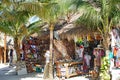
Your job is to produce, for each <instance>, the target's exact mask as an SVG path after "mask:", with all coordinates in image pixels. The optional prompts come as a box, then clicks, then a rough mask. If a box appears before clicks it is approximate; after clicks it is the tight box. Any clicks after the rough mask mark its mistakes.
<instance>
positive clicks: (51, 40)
mask: <svg viewBox="0 0 120 80" xmlns="http://www.w3.org/2000/svg"><path fill="white" fill-rule="evenodd" d="M53 29H54V27H53V24H50V64H49V78H50V79H51V80H52V79H53Z"/></svg>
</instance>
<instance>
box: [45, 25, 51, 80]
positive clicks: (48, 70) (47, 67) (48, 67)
mask: <svg viewBox="0 0 120 80" xmlns="http://www.w3.org/2000/svg"><path fill="white" fill-rule="evenodd" d="M49 49H50V62H49V63H46V65H45V69H44V77H43V78H44V79H47V80H53V24H50V47H49Z"/></svg>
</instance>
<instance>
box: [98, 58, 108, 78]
mask: <svg viewBox="0 0 120 80" xmlns="http://www.w3.org/2000/svg"><path fill="white" fill-rule="evenodd" d="M109 66H110V65H109V59H108V57H107V56H106V57H103V58H102V64H101V68H100V77H101V80H110V74H109Z"/></svg>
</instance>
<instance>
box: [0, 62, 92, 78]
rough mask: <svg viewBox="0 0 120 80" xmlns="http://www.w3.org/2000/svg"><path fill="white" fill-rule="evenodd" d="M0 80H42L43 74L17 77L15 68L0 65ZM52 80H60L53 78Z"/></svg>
mask: <svg viewBox="0 0 120 80" xmlns="http://www.w3.org/2000/svg"><path fill="white" fill-rule="evenodd" d="M0 80H43V73H28V74H25V75H17V74H16V71H15V67H12V68H9V66H8V65H7V64H6V65H5V64H0ZM54 80H60V79H59V78H57V77H55V79H54ZM65 80H90V79H88V78H85V77H83V76H77V77H72V78H69V79H65Z"/></svg>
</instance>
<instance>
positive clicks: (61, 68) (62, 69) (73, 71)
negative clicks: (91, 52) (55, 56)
mask: <svg viewBox="0 0 120 80" xmlns="http://www.w3.org/2000/svg"><path fill="white" fill-rule="evenodd" d="M55 64H56V75H57V76H58V77H62V76H64V77H66V78H69V77H72V76H77V75H81V74H83V72H82V71H81V70H80V68H81V67H80V66H81V65H83V61H79V62H78V61H75V62H56V63H55Z"/></svg>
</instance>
